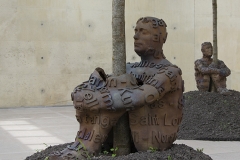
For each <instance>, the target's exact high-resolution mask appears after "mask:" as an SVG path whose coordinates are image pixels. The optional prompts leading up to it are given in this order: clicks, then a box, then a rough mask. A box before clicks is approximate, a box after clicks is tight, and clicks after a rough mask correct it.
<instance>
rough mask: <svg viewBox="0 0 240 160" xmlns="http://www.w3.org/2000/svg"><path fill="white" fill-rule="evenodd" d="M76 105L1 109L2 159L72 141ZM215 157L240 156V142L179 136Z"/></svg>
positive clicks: (20, 159)
mask: <svg viewBox="0 0 240 160" xmlns="http://www.w3.org/2000/svg"><path fill="white" fill-rule="evenodd" d="M78 127H79V126H78V123H77V121H76V118H75V110H74V108H73V106H63V107H31V108H24V107H20V108H7V109H0V160H23V159H25V158H26V157H27V156H29V155H32V154H33V153H35V152H37V151H40V150H42V149H45V148H46V147H47V146H48V145H57V144H62V143H67V142H72V141H73V140H74V138H75V136H76V133H77V131H78ZM175 143H178V144H181V143H183V144H186V145H188V146H191V147H193V148H194V149H197V148H198V149H202V148H203V152H204V153H206V154H208V155H209V156H211V157H212V158H213V159H214V160H238V159H240V158H239V157H240V142H226V141H225V142H217V141H195V140H177V141H176V142H175Z"/></svg>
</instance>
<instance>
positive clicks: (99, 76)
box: [73, 67, 107, 92]
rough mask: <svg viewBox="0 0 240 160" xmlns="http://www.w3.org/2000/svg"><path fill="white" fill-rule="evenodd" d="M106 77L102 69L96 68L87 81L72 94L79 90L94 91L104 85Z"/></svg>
mask: <svg viewBox="0 0 240 160" xmlns="http://www.w3.org/2000/svg"><path fill="white" fill-rule="evenodd" d="M106 80H107V75H106V74H105V72H104V70H103V69H102V68H99V67H98V68H96V69H95V70H94V72H93V73H92V74H91V75H90V77H89V80H88V81H85V82H83V83H82V84H80V85H78V86H77V87H75V88H74V90H73V92H75V91H80V90H81V89H96V88H101V87H102V86H104V85H105V84H106Z"/></svg>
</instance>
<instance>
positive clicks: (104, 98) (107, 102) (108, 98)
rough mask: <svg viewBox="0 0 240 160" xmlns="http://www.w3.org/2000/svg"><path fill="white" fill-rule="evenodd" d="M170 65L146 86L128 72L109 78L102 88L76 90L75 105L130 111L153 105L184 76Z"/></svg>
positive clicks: (78, 107) (175, 87) (87, 108)
mask: <svg viewBox="0 0 240 160" xmlns="http://www.w3.org/2000/svg"><path fill="white" fill-rule="evenodd" d="M169 68H170V67H169ZM169 68H167V69H166V68H165V69H163V70H161V71H160V72H159V74H156V75H155V76H154V77H153V78H151V79H149V80H148V81H147V83H146V84H143V85H142V86H138V85H137V81H136V79H135V77H133V76H132V75H130V74H124V75H121V76H118V77H110V78H108V79H107V81H106V82H105V85H104V86H102V87H100V88H96V89H89V88H82V89H79V90H76V91H74V92H73V93H72V100H73V103H74V106H75V108H76V109H79V110H92V111H94V110H97V111H98V110H101V109H103V110H106V109H109V110H122V109H123V110H124V109H125V110H130V109H135V108H139V107H142V106H144V105H147V104H152V103H154V102H156V101H158V100H159V99H161V98H162V97H163V96H164V94H166V93H167V92H169V91H174V90H176V89H177V87H179V85H180V84H177V83H176V79H178V78H179V76H180V74H179V70H178V69H176V68H175V69H174V68H173V67H172V68H170V69H169ZM180 78H181V76H180Z"/></svg>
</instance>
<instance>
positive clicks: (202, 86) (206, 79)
mask: <svg viewBox="0 0 240 160" xmlns="http://www.w3.org/2000/svg"><path fill="white" fill-rule="evenodd" d="M196 82H197V88H198V90H199V91H204V92H207V91H209V86H210V76H209V75H204V76H203V77H198V78H196Z"/></svg>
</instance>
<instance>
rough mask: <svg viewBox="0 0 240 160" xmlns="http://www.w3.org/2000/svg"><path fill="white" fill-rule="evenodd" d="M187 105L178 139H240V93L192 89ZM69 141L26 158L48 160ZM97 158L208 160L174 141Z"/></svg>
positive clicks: (27, 159) (187, 94) (187, 98)
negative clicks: (164, 147)
mask: <svg viewBox="0 0 240 160" xmlns="http://www.w3.org/2000/svg"><path fill="white" fill-rule="evenodd" d="M184 96H185V106H184V115H183V121H182V124H181V126H180V130H179V133H178V139H185V140H187V139H191V140H194V139H195V140H219V141H228V140H235V141H239V140H240V123H239V122H240V116H239V115H240V92H237V91H233V90H231V95H228V96H223V95H220V94H218V93H210V92H199V91H190V92H187V93H185V94H184ZM66 145H67V144H63V145H57V146H53V147H48V148H47V149H45V150H43V151H41V152H38V153H35V154H33V155H32V156H30V157H27V158H26V160H44V158H45V157H47V156H48V155H49V154H50V153H52V152H53V151H60V150H62V149H63V148H65V147H66ZM95 159H106V160H108V159H116V160H117V159H118V160H124V159H127V160H147V159H149V160H154V159H158V160H170V159H171V160H178V159H181V160H190V159H193V160H208V159H211V158H210V157H209V156H208V155H206V154H204V153H202V152H200V151H196V150H194V149H193V148H191V147H188V146H186V145H180V144H174V145H173V147H172V148H171V149H169V150H167V151H164V152H157V151H156V152H153V153H150V152H137V153H132V154H129V155H127V156H119V157H116V158H112V157H111V156H104V155H102V156H100V157H98V158H95Z"/></svg>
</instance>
